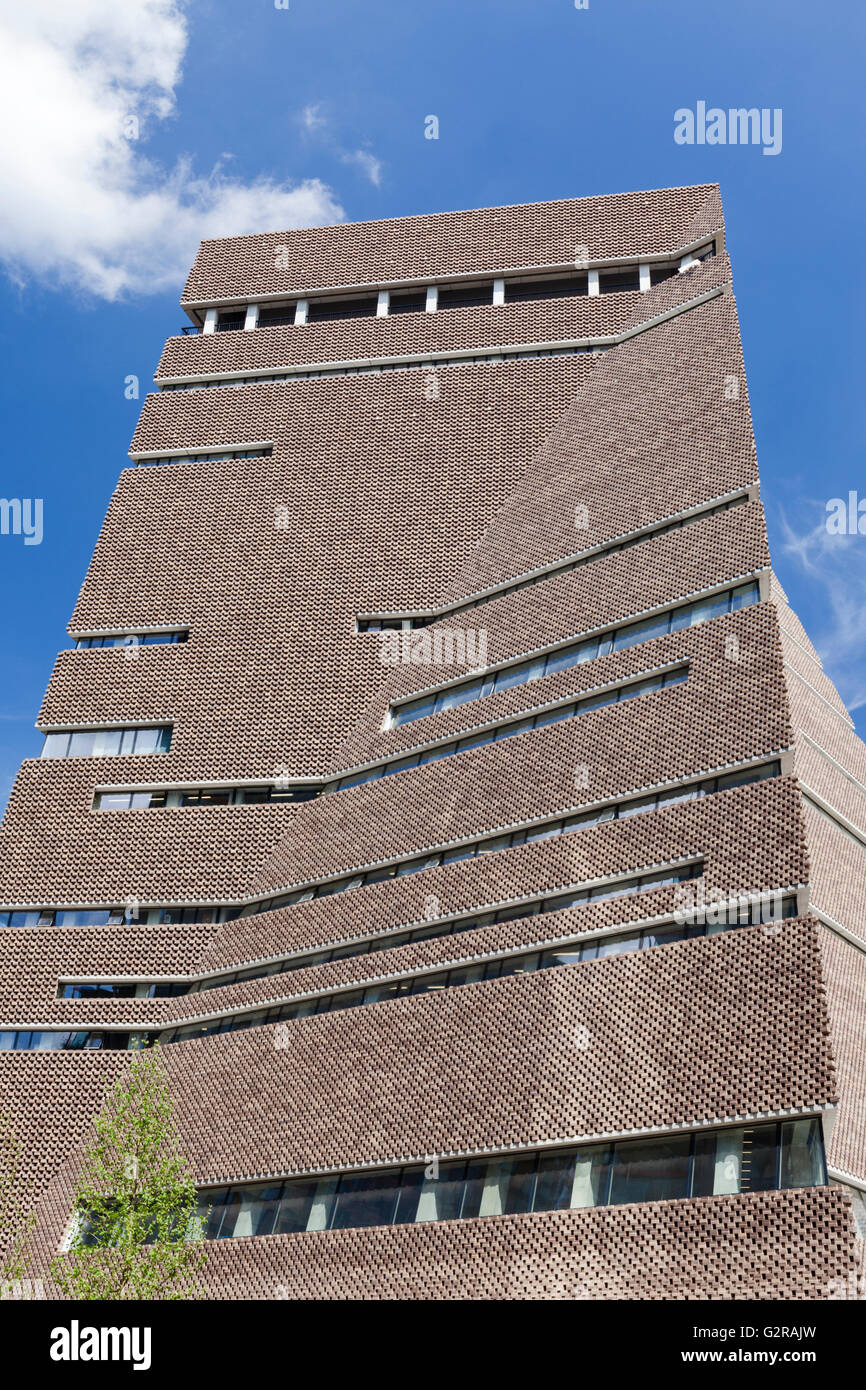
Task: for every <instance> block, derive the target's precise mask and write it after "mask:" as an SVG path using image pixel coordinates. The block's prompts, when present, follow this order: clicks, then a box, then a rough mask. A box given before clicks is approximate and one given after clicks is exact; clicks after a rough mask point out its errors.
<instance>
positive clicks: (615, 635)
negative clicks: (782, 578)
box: [391, 581, 759, 724]
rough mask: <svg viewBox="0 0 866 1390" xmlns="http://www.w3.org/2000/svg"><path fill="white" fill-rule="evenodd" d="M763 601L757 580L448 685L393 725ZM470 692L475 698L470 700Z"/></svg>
mask: <svg viewBox="0 0 866 1390" xmlns="http://www.w3.org/2000/svg"><path fill="white" fill-rule="evenodd" d="M758 597H759V588H758V584H757V581H750V582H749V583H748V584H739V585H737V586H735V587H733V588H731V589H726V590H723V591H722V592H721V593H718V594H713V595H712V596H711V597H709V598H706V599H700V600H698V601H696V602H694V603H686V604H680V605H679V606H678V607H676V608H672V609H668V610H666V611H665V612H663V613H658V614H656V615H654V616H653V617H651V618H644V619H642V620H640V621H638V622H634V623H626V624H624V625H623V626H622V627H619V628H614V629H612V630H611V631H610V632H608V633H603V634H602V635H601V636H600V637H588V638H584V639H583V640H581V641H579V642H573V643H569V644H568V645H567V646H564V647H558V648H557V649H556V650H555V651H551V652H547V653H546V654H545V653H540V654H539V655H537V656H532V657H527V658H525V659H524V660H523V661H518V662H515V663H514V664H512V665H510V666H503V667H501V668H500V670H498V671H496V672H491V673H490V674H489V675H488V676H482V677H480V678H479V677H478V676H473V677H471V679H469V680H466V681H461V682H460V683H459V684H455V685H451V686H448V687H447V688H446V689H445V690H442V691H440V692H439V693H438V694H436V693H435V692H434V693H432V694H427V695H423V696H420V697H419V698H417V699H415V700H407V701H406V702H405V703H404V704H400V705H392V706H391V714H392V719H393V723H394V724H406V723H408V722H410V721H411V720H415V719H423V718H425V717H426V716H427V715H428V714H431V713H433V712H434V711H435V712H436V713H438V712H439V711H440V710H443V709H451V708H452V707H453V706H455V705H458V704H462V703H463V701H464V700H465V699H472V700H475V699H478V698H479V697H481V696H483V695H486V694H488V693H489V692H490V689H491V680H492V681H493V685H494V687H495V690H496V692H497V693H498V692H499V691H501V690H508V689H509V688H510V687H512V686H515V685H525V684H527V683H528V682H529V681H534V680H537V679H538V678H539V677H540V676H542V675H551V674H552V673H553V672H555V671H564V670H568V669H569V668H571V667H572V666H578V665H580V664H581V662H584V661H592V660H594V659H595V658H596V657H597V656H605V655H607V653H608V652H609V651H610V650H611V643H612V646H613V650H614V651H617V652H619V651H623V650H625V648H626V647H633V646H636V645H638V644H640V643H641V642H649V641H651V639H652V638H654V637H661V636H664V635H665V634H667V633H669V632H678V631H680V630H681V629H682V628H685V627H695V626H697V625H698V624H699V623H704V622H707V621H708V620H709V619H710V618H715V617H718V616H719V615H720V614H723V613H730V612H733V611H736V610H737V609H739V608H744V607H745V606H746V605H747V604H750V603H757V602H758ZM466 692H470V693H469V694H468V695H467V693H466Z"/></svg>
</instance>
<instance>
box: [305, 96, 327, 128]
mask: <svg viewBox="0 0 866 1390" xmlns="http://www.w3.org/2000/svg"><path fill="white" fill-rule="evenodd" d="M301 124H302V125H303V127H304V129H305V130H309V131H314V130H324V129H325V126H326V125H327V124H328V120H327V117H326V116H323V115H322V107H321V104H320V103H319V102H315V103H311V104H310V105H309V106H305V107H304V109H303V111H302V112H301Z"/></svg>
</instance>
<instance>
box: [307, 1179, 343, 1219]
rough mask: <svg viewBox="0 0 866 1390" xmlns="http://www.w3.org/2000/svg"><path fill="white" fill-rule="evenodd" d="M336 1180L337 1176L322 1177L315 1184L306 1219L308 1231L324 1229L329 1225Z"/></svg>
mask: <svg viewBox="0 0 866 1390" xmlns="http://www.w3.org/2000/svg"><path fill="white" fill-rule="evenodd" d="M337 1182H338V1179H337V1178H322V1179H321V1181H320V1182H318V1183H317V1184H316V1190H315V1192H314V1194H313V1199H312V1202H311V1203H310V1215H309V1217H308V1219H307V1230H308V1231H326V1230H327V1229H328V1227H329V1226H330V1224H331V1212H332V1211H333V1207H334V1195H335V1193H336V1191H337Z"/></svg>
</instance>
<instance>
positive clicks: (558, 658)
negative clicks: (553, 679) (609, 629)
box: [547, 638, 598, 676]
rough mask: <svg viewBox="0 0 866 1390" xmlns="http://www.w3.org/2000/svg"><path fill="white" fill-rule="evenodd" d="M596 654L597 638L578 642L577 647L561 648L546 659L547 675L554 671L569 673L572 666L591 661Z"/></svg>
mask: <svg viewBox="0 0 866 1390" xmlns="http://www.w3.org/2000/svg"><path fill="white" fill-rule="evenodd" d="M597 652H598V638H590V640H589V641H588V642H580V643H579V644H578V645H577V646H574V647H563V648H562V649H561V650H560V651H558V652H551V653H550V655H549V656H548V658H547V674H548V675H549V676H550V675H552V674H553V672H554V671H569V670H571V668H572V666H580V665H581V664H582V663H583V662H584V661H592V660H593V659H594V657H595V656H596V654H597Z"/></svg>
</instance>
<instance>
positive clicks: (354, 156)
mask: <svg viewBox="0 0 866 1390" xmlns="http://www.w3.org/2000/svg"><path fill="white" fill-rule="evenodd" d="M340 158H341V159H342V161H343V163H344V164H357V165H358V166H359V168H360V169H362V170H363V172H364V173H365V174H366V175H367V178H368V179H369V180H370V182H371V183H372V184H375V186H376V187H377V188H380V187H381V185H382V161H381V159H377V158H376V156H375V155H374V154H370V151H369V150H344V151H343V152H342V153H341V155H340Z"/></svg>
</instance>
